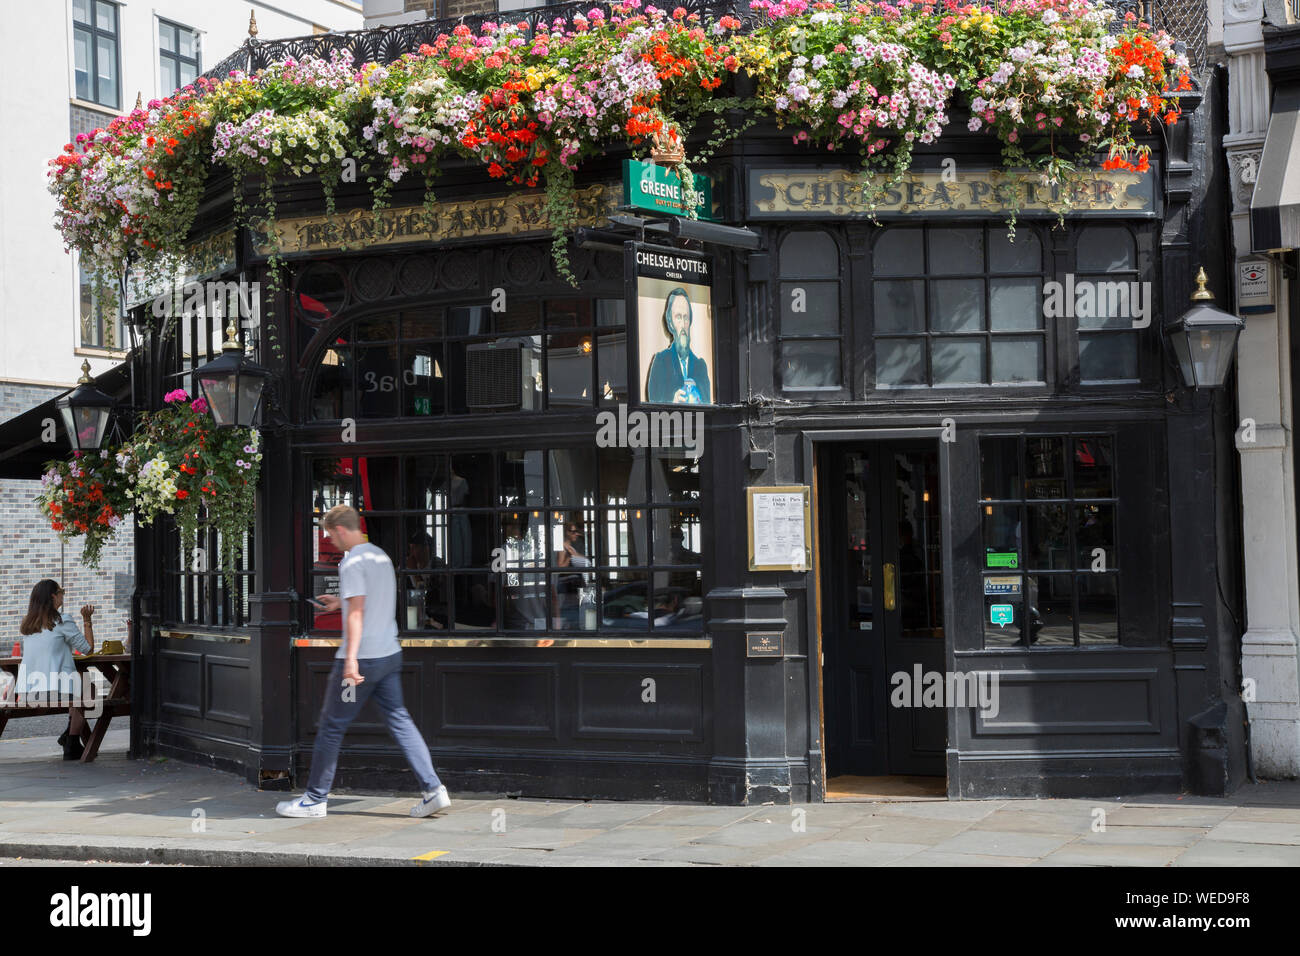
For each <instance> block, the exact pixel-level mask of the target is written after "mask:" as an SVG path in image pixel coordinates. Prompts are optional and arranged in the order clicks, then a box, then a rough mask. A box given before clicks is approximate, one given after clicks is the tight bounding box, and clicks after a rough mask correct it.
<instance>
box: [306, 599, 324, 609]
mask: <svg viewBox="0 0 1300 956" xmlns="http://www.w3.org/2000/svg"><path fill="white" fill-rule="evenodd" d="M307 603H308V604H310V605H311V606H312V607H314V608H315V609H316V610H318V611H324V610H325V605H324V604H321V603H320V601H317V600H316V599H315V598H308V599H307Z"/></svg>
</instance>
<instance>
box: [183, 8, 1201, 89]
mask: <svg viewBox="0 0 1300 956" xmlns="http://www.w3.org/2000/svg"><path fill="white" fill-rule="evenodd" d="M840 2H842V3H845V4H846V5H847V4H849V3H851V2H853V0H840ZM1206 3H1207V0H1109V2H1108V5H1109V6H1111V7H1112V8H1114V10H1115V27H1116V28H1118V26H1119V25H1120V24H1121V23H1122V22H1123V18H1124V15H1125V14H1126V13H1128V12H1129V11H1132V12H1133V13H1135V14H1137V16H1138V17H1139V18H1141V19H1144V20H1146V21H1147V22H1148V23H1153V24H1154V25H1155V26H1157V27H1160V28H1162V29H1164V30H1167V31H1168V32H1169V33H1171V34H1173V35H1174V36H1176V37H1178V38H1179V39H1180V40H1182V41H1183V42H1184V43H1185V44H1186V47H1187V55H1188V59H1189V60H1190V61H1191V63H1192V66H1193V68H1194V69H1197V70H1199V68H1200V67H1201V66H1202V65H1203V64H1204V61H1205V42H1206V31H1207V26H1208V11H1207V9H1206ZM665 5H667V4H665ZM612 6H613V5H612V4H610V3H608V2H605V0H575V2H571V3H557V4H548V5H545V6H535V7H529V8H527V9H523V10H508V11H501V12H499V13H479V14H474V15H471V16H463V17H456V18H441V19H433V20H422V21H419V22H417V23H403V24H399V25H397V26H389V27H374V28H371V29H369V30H351V31H347V32H340V33H320V34H316V35H313V36H305V37H290V38H288V39H283V40H258V39H257V38H256V37H249V39H247V40H246V41H244V44H243V46H241V47H240V48H239V49H238V50H236V51H235V52H234V53H232V54H231V55H230V56H228V57H226V58H225V59H224V60H222V61H221V62H220V63H218V64H217V65H216V66H214V67H212V69H210V70H208V71H207V72H206V73H205V74H204V76H207V77H209V78H210V79H218V78H220V77H224V76H228V75H229V74H230V72H231V71H232V70H243V71H244V72H248V73H251V72H253V71H255V70H260V69H262V68H263V67H266V66H268V65H270V64H272V63H277V62H280V61H282V60H285V59H287V58H289V57H293V58H294V59H302V58H303V57H305V56H319V57H328V56H329V55H330V54H331V53H332V52H334V51H335V50H350V51H351V53H352V58H353V62H355V63H364V62H366V61H368V60H373V61H375V62H378V63H391V62H392V61H393V60H396V59H398V58H400V57H401V56H403V55H404V54H407V53H414V52H415V51H416V50H418V49H419V48H420V45H421V44H424V43H432V42H433V41H434V40H436V39H437V38H438V35H439V34H442V33H450V32H451V30H452V29H453V28H454V27H456V25H457V24H461V23H463V24H465V25H466V26H468V27H470V28H471V29H473V30H475V31H477V30H478V29H479V27H481V26H482V24H484V23H487V22H490V21H494V20H496V21H500V20H508V21H510V22H512V23H518V22H520V21H522V22H524V23H526V24H527V30H526V34H527V35H528V36H531V35H532V34H533V33H534V31H535V30H536V29H537V27H538V25H539V24H540V23H543V22H545V23H547V24H550V23H551V22H553V21H554V19H555V18H556V17H562V18H564V19H566V20H568V19H570V18H571V17H572V16H573V15H574V14H576V13H582V14H584V15H585V14H586V13H587V12H588V11H589V10H592V9H593V8H599V9H600V10H602V11H604V12H605V14H606V15H609V14H610V11H611V7H612ZM672 6H673V7H678V6H680V7H684V8H685V9H686V11H687V12H688V13H698V14H699V15H700V16H701V18H703V19H705V20H708V21H716V20H718V19H721V18H722V17H724V16H731V17H735V18H736V19H738V20H740V21H741V22H742V23H744V24H746V25H751V24H753V23H755V22H756V20H757V16H756V15H755V14H754V13H753V12H752V11H751V10H750V8H749V0H673V3H672Z"/></svg>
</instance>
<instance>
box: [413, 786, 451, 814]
mask: <svg viewBox="0 0 1300 956" xmlns="http://www.w3.org/2000/svg"><path fill="white" fill-rule="evenodd" d="M423 796H424V799H422V800H421V801H420V802H419V803H417V804H416V805H415V806H413V807H411V816H413V817H427V816H428V815H429V814H431V813H437V812H438V811H439V810H446V809H447V808H448V807H449V806H451V797H449V796H447V788H446V787H445V786H441V787H439V788H438V789H437V790H430V791H428V792H426V793H425V794H424V795H423Z"/></svg>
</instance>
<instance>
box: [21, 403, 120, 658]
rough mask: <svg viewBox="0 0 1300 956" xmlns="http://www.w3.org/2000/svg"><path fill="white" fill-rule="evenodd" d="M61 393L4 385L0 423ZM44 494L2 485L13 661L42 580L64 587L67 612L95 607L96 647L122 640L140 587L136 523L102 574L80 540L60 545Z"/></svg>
mask: <svg viewBox="0 0 1300 956" xmlns="http://www.w3.org/2000/svg"><path fill="white" fill-rule="evenodd" d="M60 391H62V389H58V388H47V387H43V386H39V385H19V384H16V383H13V382H0V422H4V421H8V420H9V419H10V418H13V417H15V416H16V415H19V414H21V413H22V412H25V411H27V409H29V408H31V407H33V406H35V405H39V404H40V403H41V402H43V401H45V400H47V399H48V398H50V397H51V396H52V395H57V394H59V392H60ZM59 427H62V426H61V425H60V426H59ZM40 490H41V483H40V482H39V481H17V480H12V479H10V480H0V656H7V655H8V653H9V651H10V650H12V648H13V642H14V641H15V640H17V639H18V623H19V621H20V620H21V619H22V616H23V614H25V613H26V611H27V601H28V599H29V598H30V597H31V592H32V587H33V585H35V584H36V582H37V581H39V580H40V579H41V578H54V579H55V580H56V581H58V582H59V583H61V584H62V585H63V588H64V590H65V591H66V594H65V595H64V600H65V602H66V603H65V605H64V610H65V611H69V610H70V611H71V612H72V613H73V614H76V613H77V611H78V610H79V609H80V608H81V605H83V604H93V605H95V639H96V642H98V641H100V640H104V639H112V640H122V639H123V638H124V637H125V636H126V619H127V617H128V616H129V614H130V607H131V590H132V588H134V587H135V581H134V566H133V560H134V554H133V551H132V540H133V530H132V529H133V527H134V523H133V522H132V521H131V520H130V519H128V520H127V521H124V522H123V523H122V524H121V526H119V528H118V531H117V535H116V536H115V537H114V538H113V540H112V541H111V542H110V543H109V544H108V545H107V546H106V547H105V548H104V551H103V553H102V555H101V556H100V564H99V570H98V571H95V570H92V569H90V568H87V567H84V566H83V565H82V563H81V544H80V543H79V541H78V539H73V540H72V541H69V542H67V543H66V544H65V543H64V542H62V541H60V540H59V536H58V535H57V534H55V533H54V532H53V531H51V530H50V526H49V524H48V523H47V522H46V520H45V518H44V516H42V515H41V513H40V512H39V511H37V510H36V505H35V503H34V502H35V500H36V496H37V495H38V494H40ZM77 621H78V623H80V618H79V617H78V618H77Z"/></svg>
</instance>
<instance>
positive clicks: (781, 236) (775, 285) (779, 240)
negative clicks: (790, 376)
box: [769, 222, 853, 402]
mask: <svg viewBox="0 0 1300 956" xmlns="http://www.w3.org/2000/svg"><path fill="white" fill-rule="evenodd" d="M807 232H817V233H821V234H822V235H824V236H826V237H827V238H828V239H829V240H830V241H831V243H832V244H833V245H834V247H835V253H836V275H834V276H817V277H815V278H814V277H801V276H795V275H790V274H787V272H786V269H785V263H784V257H783V256H782V250H783V247H784V246H785V243H786V241H787V240H789V239H790V238H791V237H793V236H796V235H798V234H800V233H807ZM775 247H776V251H777V252H776V259H777V263H776V266H777V267H776V270H775V274H774V276H773V278H772V281H771V285H770V287H769V288H770V290H771V299H770V301H771V302H772V304H773V308H772V313H773V314H772V318H773V320H774V326H775V328H776V336H775V339H776V348H775V349H773V362H774V366H775V367H774V369H773V374H774V382H775V384H776V388H777V390H778V391H779V392H781V393H783V394H787V395H790V396H792V397H798V398H802V399H804V400H805V401H822V402H829V401H844V400H847V399H849V398H850V397H851V392H852V377H853V368H852V361H851V359H852V356H853V342H852V335H853V328H852V322H851V321H850V322H846V321H845V315H846V312H847V308H846V307H847V305H848V303H849V300H850V296H851V291H852V286H851V283H850V280H851V278H852V277H851V276H850V274H849V270H848V269H847V268H846V255H845V248H844V243H843V236H842V235H841V234H840V231H839V230H837V229H834V228H831V227H829V226H827V225H817V224H815V223H812V222H808V223H799V224H797V225H794V226H790V227H788V228H785V229H782V230H781V231H780V232H779V233H778V235H777V237H776V242H775ZM800 281H805V282H809V283H812V282H819V283H823V282H824V283H831V282H834V283H837V287H838V298H839V303H838V304H839V307H838V310H837V313H838V314H837V318H838V321H837V329H838V331H837V332H833V333H828V332H820V333H797V334H787V332H786V329H785V321H784V319H783V318H782V300H783V298H784V294H783V292H782V287H783V286H785V285H786V284H788V283H793V282H800ZM787 341H791V342H832V341H833V342H835V343H837V344H838V345H839V358H840V362H839V364H840V384H839V385H787V384H786V382H785V359H784V353H785V343H786V342H787Z"/></svg>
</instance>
